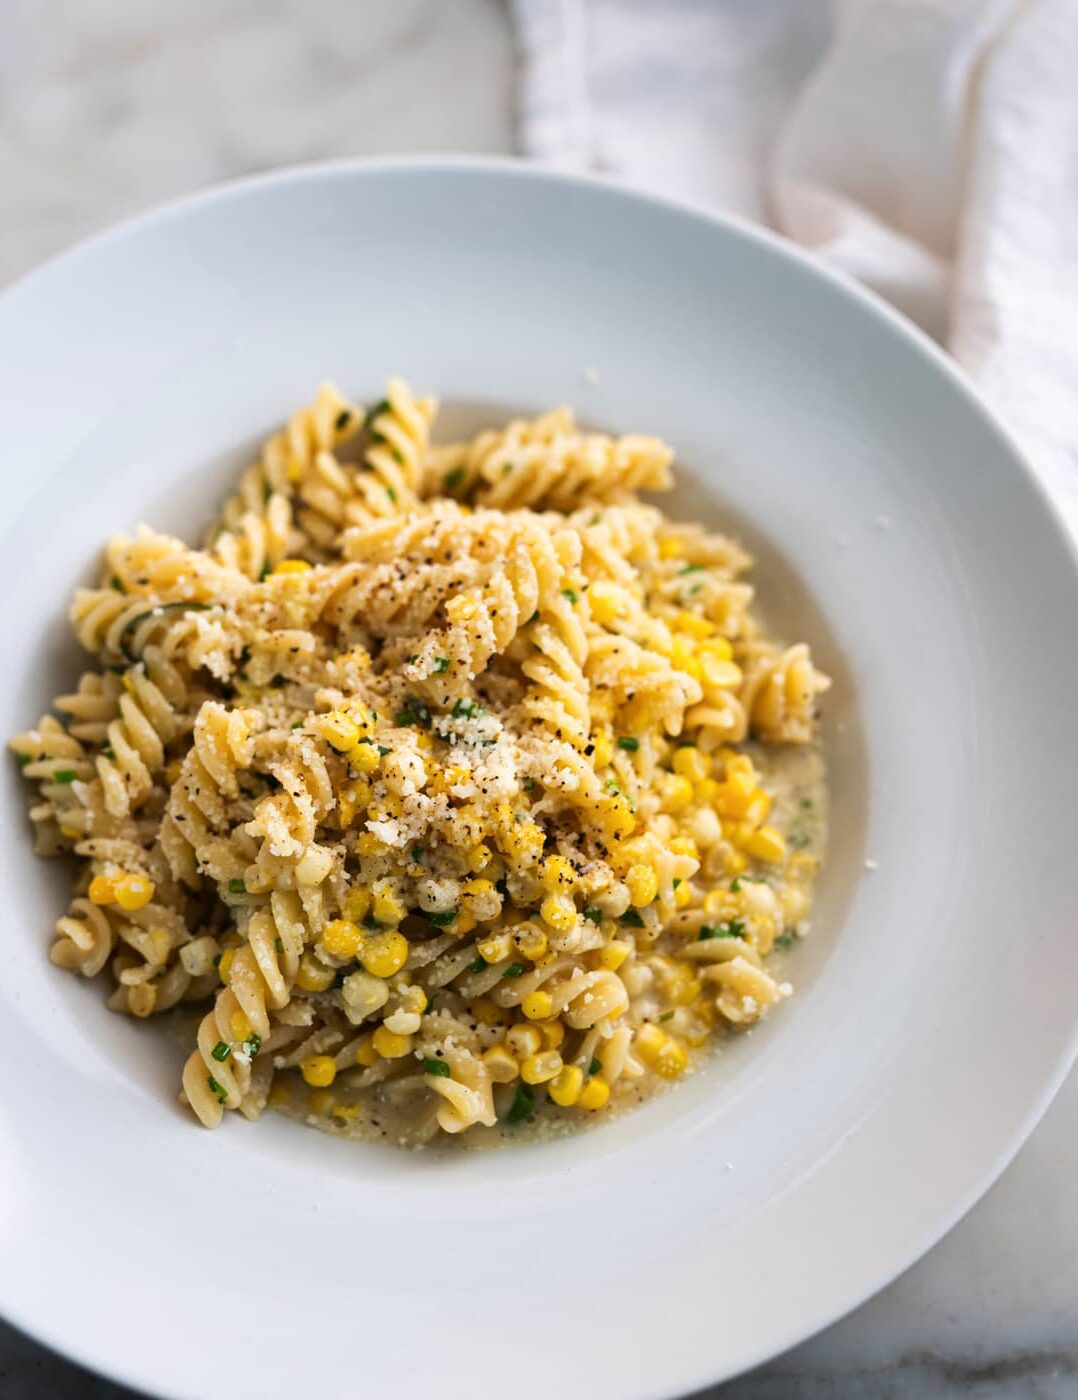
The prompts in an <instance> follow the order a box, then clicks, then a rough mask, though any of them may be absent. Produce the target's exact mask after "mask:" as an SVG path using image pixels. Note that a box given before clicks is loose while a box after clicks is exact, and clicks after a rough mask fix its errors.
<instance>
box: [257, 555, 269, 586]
mask: <svg viewBox="0 0 1078 1400" xmlns="http://www.w3.org/2000/svg"><path fill="white" fill-rule="evenodd" d="M270 568H271V566H270V561H269V560H268V559H267V560H266V562H265V563H264V564H263V565H262V568H261V569H260V570H259V573H258V581H259V583H264V582H265V581H266V579H268V578H269V576H270Z"/></svg>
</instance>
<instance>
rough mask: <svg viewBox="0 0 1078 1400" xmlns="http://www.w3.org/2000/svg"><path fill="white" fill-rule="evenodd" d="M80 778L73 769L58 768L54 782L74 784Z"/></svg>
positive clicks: (54, 775)
mask: <svg viewBox="0 0 1078 1400" xmlns="http://www.w3.org/2000/svg"><path fill="white" fill-rule="evenodd" d="M78 776H79V775H78V774H77V773H76V772H75V770H74V769H73V768H58V769H57V770H56V772H55V773H54V774H53V775H52V780H53V782H54V783H73V782H74V781H75V779H76V778H77V777H78Z"/></svg>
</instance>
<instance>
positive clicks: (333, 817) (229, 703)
mask: <svg viewBox="0 0 1078 1400" xmlns="http://www.w3.org/2000/svg"><path fill="white" fill-rule="evenodd" d="M435 412H436V403H435V401H434V400H432V399H429V398H418V397H416V396H415V395H413V394H412V392H411V390H410V389H409V388H408V386H407V385H406V384H404V383H403V381H401V380H391V381H390V384H389V388H388V390H387V393H386V397H385V398H384V399H383V400H382V401H381V402H379V403H378V404H376V405H375V406H374V407H373V408H371V409H369V410H367V411H363V410H361V409H360V408H359V407H357V406H356V405H354V404H352V403H351V402H350V401H349V400H347V399H345V397H344V396H343V395H342V394H341V393H340V392H339V390H337V389H336V388H335V387H333V386H332V385H326V386H323V387H322V388H321V389H320V390H319V392H318V394H317V396H316V397H315V399H314V401H313V403H312V404H311V405H310V406H309V407H308V408H306V409H303V410H301V411H300V412H298V413H297V414H295V415H294V416H293V417H292V418H291V419H290V420H289V421H288V423H287V424H286V426H285V427H284V428H282V429H281V430H280V431H279V432H278V433H276V434H275V435H274V436H273V437H271V438H270V439H269V441H268V442H267V443H266V445H265V446H264V448H263V449H262V451H261V453H260V455H259V457H258V460H257V461H256V462H255V463H254V464H253V465H252V466H251V467H249V468H248V469H247V470H246V471H245V472H244V473H243V475H242V477H241V479H240V482H239V485H238V487H237V489H236V491H235V493H234V494H233V495H232V496H230V497H229V498H228V499H227V501H226V502H225V504H224V506H223V507H222V509H221V512H220V515H219V518H218V520H217V522H216V524H215V525H214V527H213V528H212V529H211V530H210V532H209V533H208V535H207V536H206V541H205V543H204V545H203V547H202V548H191V547H189V546H188V545H186V544H184V543H183V542H182V541H181V540H178V539H175V538H173V537H171V536H168V535H163V534H158V533H156V532H154V531H153V530H150V529H148V528H146V527H140V528H139V529H138V531H137V532H136V533H135V534H134V536H133V537H131V538H116V539H113V540H112V541H110V543H109V544H108V546H107V549H106V551H105V561H104V567H103V570H102V576H101V579H100V583H99V585H98V586H97V587H95V588H80V589H79V590H78V591H77V592H76V594H75V599H74V602H73V604H72V607H71V622H72V626H73V629H74V633H75V637H76V639H77V641H78V642H79V643H80V644H81V646H82V647H83V648H84V649H85V650H86V651H87V652H89V653H90V654H91V655H92V656H93V658H94V665H93V668H92V669H91V670H89V671H87V672H86V673H85V674H83V675H82V676H81V678H80V679H79V680H78V682H77V685H76V687H75V689H74V690H73V691H72V692H71V693H69V694H66V695H61V696H59V697H58V698H57V700H56V702H55V706H54V709H55V713H54V714H47V715H45V716H43V717H42V718H41V719H40V720H39V722H38V724H37V725H36V726H35V727H34V728H32V729H29V730H27V731H26V732H25V733H23V734H20V735H18V736H17V737H16V738H15V739H14V740H13V741H12V748H13V750H14V753H15V755H16V757H17V759H18V761H19V763H20V764H21V765H22V770H23V774H24V776H25V778H26V779H27V780H28V782H29V783H30V784H31V785H32V787H33V792H34V795H33V798H32V801H31V804H30V817H31V822H32V825H33V828H34V832H35V843H36V849H37V851H38V852H39V853H40V854H42V855H46V856H52V855H56V854H59V853H64V852H70V853H73V854H74V856H75V857H76V858H77V860H78V875H77V879H76V885H75V889H74V892H73V898H72V900H71V904H70V907H69V909H68V911H67V913H66V914H65V915H64V916H63V918H61V919H60V921H59V923H58V924H57V927H56V933H55V939H54V942H53V945H52V951H51V957H52V960H53V962H54V963H55V964H56V965H57V966H59V967H61V968H66V969H68V970H69V971H73V972H77V973H79V974H81V975H82V976H84V977H88V978H96V977H102V978H104V979H106V980H107V982H108V983H109V988H110V993H109V1005H110V1007H112V1008H113V1009H114V1010H116V1011H119V1012H122V1013H125V1014H130V1015H133V1016H135V1017H138V1018H149V1017H151V1016H155V1015H158V1014H161V1013H164V1012H169V1011H171V1012H172V1013H173V1016H174V1018H175V1017H176V1016H178V1017H179V1018H180V1020H179V1022H178V1024H180V1025H181V1026H187V1027H188V1033H189V1035H190V1039H189V1042H188V1044H189V1046H190V1047H193V1048H190V1053H189V1056H188V1059H187V1061H186V1064H185V1066H184V1068H183V1072H182V1076H181V1085H182V1089H181V1092H182V1097H183V1099H184V1101H185V1102H186V1103H187V1104H188V1105H189V1107H190V1109H191V1111H192V1113H193V1115H194V1117H196V1118H197V1119H198V1120H199V1121H201V1122H202V1123H203V1124H205V1125H206V1126H208V1127H213V1126H216V1125H217V1124H218V1123H219V1122H221V1120H222V1119H223V1118H224V1117H225V1116H226V1115H228V1114H229V1113H230V1112H232V1111H234V1110H238V1111H239V1112H240V1113H241V1114H242V1115H243V1116H245V1117H247V1118H257V1117H258V1116H259V1114H260V1113H261V1112H262V1110H263V1108H264V1107H265V1106H266V1105H267V1104H268V1105H271V1106H274V1107H279V1108H282V1109H283V1110H284V1111H286V1112H289V1113H291V1114H293V1115H295V1116H298V1117H300V1118H303V1119H306V1120H307V1121H310V1122H312V1123H314V1124H316V1125H318V1126H321V1127H325V1128H329V1129H331V1130H334V1131H338V1132H342V1133H348V1134H350V1135H356V1136H360V1137H385V1138H388V1139H390V1140H392V1141H394V1142H397V1143H400V1144H402V1145H406V1146H419V1145H422V1144H424V1143H426V1142H429V1141H431V1140H432V1139H434V1138H436V1137H439V1136H443V1137H444V1136H448V1137H459V1135H461V1134H466V1135H467V1137H468V1138H469V1139H470V1140H472V1141H482V1140H484V1135H486V1137H490V1136H491V1135H494V1136H496V1137H506V1136H512V1135H519V1134H520V1133H521V1132H522V1131H525V1130H526V1125H528V1124H531V1125H532V1126H533V1130H534V1131H537V1132H539V1131H551V1132H554V1131H559V1130H560V1128H561V1127H563V1126H564V1127H570V1126H573V1125H577V1124H581V1123H584V1122H589V1121H597V1120H599V1119H601V1118H602V1117H603V1116H608V1115H609V1114H611V1113H613V1112H615V1111H616V1110H618V1109H620V1108H624V1107H628V1106H630V1105H631V1104H634V1103H637V1102H639V1101H640V1100H641V1099H642V1098H643V1097H645V1096H646V1095H647V1094H648V1093H649V1092H651V1091H652V1090H654V1089H655V1088H656V1087H658V1086H660V1085H662V1084H663V1083H664V1082H666V1081H671V1080H674V1079H677V1078H678V1077H679V1076H681V1075H682V1074H684V1073H685V1072H686V1071H688V1070H690V1069H692V1068H693V1067H694V1066H695V1065H696V1063H697V1062H698V1061H699V1059H700V1057H701V1055H702V1053H703V1052H704V1050H705V1049H706V1048H707V1047H708V1046H709V1045H710V1044H711V1043H713V1042H714V1041H715V1040H716V1039H718V1038H719V1037H720V1036H721V1034H722V1033H723V1031H724V1030H726V1031H733V1030H736V1029H741V1028H745V1027H748V1026H751V1025H752V1024H754V1023H755V1022H757V1021H758V1020H759V1019H760V1018H761V1017H763V1016H764V1015H765V1014H767V1012H768V1011H769V1010H770V1009H771V1008H772V1007H774V1006H776V1005H777V1004H778V1003H780V1002H781V1001H782V1000H783V999H784V998H785V997H786V996H788V995H789V992H790V987H789V984H788V983H787V982H786V981H784V980H783V979H782V975H781V972H780V970H779V961H778V959H779V958H780V956H781V953H782V951H783V950H784V949H785V948H787V947H788V946H789V945H790V944H791V942H792V941H793V940H794V939H795V938H796V937H798V936H800V935H801V934H803V933H804V932H805V931H806V930H807V928H808V916H809V913H810V908H811V893H812V885H813V880H814V877H815V873H816V869H817V866H818V863H819V858H820V855H821V853H822V844H823V837H824V824H825V822H824V818H825V813H824V792H823V786H822V765H821V762H820V759H819V754H818V749H817V747H816V744H815V737H816V720H817V706H818V703H819V699H820V697H821V695H822V694H823V693H824V692H825V691H826V690H827V688H828V684H829V682H828V680H827V677H826V676H824V675H823V674H822V673H821V672H820V671H819V670H817V668H816V667H815V665H814V664H813V661H812V658H811V655H810V652H809V649H808V647H807V646H806V645H805V644H803V643H798V644H796V645H793V646H785V645H783V644H781V643H779V642H777V641H775V640H774V639H773V638H771V637H770V636H769V635H767V634H766V633H765V632H764V631H763V629H762V628H761V625H760V623H759V621H758V619H757V617H756V615H755V614H754V611H753V608H752V604H753V590H752V587H751V585H750V584H749V583H748V581H747V574H748V571H749V569H750V567H751V564H752V560H751V558H750V557H749V555H748V554H747V553H746V552H745V551H744V550H743V549H742V548H741V546H740V545H738V544H737V543H736V542H735V541H733V540H731V539H728V538H725V537H723V536H721V535H717V534H713V533H709V532H708V531H706V530H705V529H703V528H702V527H700V526H698V525H690V524H678V523H675V522H673V521H671V520H669V519H668V518H667V517H666V516H665V515H664V514H663V512H662V511H661V510H659V509H658V508H657V507H656V506H654V505H652V504H648V503H646V502H645V501H643V500H642V499H641V498H640V497H639V495H638V493H639V492H641V491H661V490H664V489H666V488H667V487H669V486H670V484H671V462H672V458H673V454H672V452H671V451H670V449H669V448H668V447H667V446H666V445H665V444H664V443H663V442H661V441H660V440H658V439H656V438H650V437H643V436H629V437H612V436H608V435H606V434H602V433H593V432H584V431H582V430H581V429H580V428H578V426H577V425H576V423H575V421H574V419H573V417H572V415H571V413H570V412H569V410H568V409H556V410H554V411H553V412H550V413H547V414H544V415H542V416H541V417H539V418H536V419H533V420H523V419H522V420H517V421H514V422H512V423H510V424H509V425H508V426H507V427H505V428H503V429H500V430H497V431H488V432H483V433H480V434H479V436H478V437H476V438H475V439H474V440H472V441H470V442H465V443H454V444H449V445H442V446H436V445H432V443H431V431H432V428H433V425H434V420H435ZM185 1008H186V1009H188V1010H189V1011H190V1012H191V1013H192V1014H193V1016H194V1020H193V1021H191V1020H190V1018H186V1019H185Z"/></svg>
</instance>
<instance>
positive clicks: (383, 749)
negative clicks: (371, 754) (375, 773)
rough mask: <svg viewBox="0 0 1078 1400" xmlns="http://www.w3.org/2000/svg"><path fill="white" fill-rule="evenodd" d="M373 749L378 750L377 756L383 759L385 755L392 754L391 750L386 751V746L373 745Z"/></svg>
mask: <svg viewBox="0 0 1078 1400" xmlns="http://www.w3.org/2000/svg"><path fill="white" fill-rule="evenodd" d="M375 748H376V749H377V750H378V752H379V754H380V755H381V756H382V758H385V756H386V754H387V753H392V752H393V750H392V749H387V748H386V746H385V744H375Z"/></svg>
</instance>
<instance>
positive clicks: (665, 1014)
mask: <svg viewBox="0 0 1078 1400" xmlns="http://www.w3.org/2000/svg"><path fill="white" fill-rule="evenodd" d="M673 1019H674V1013H673V1012H672V1011H664V1012H663V1014H662V1015H661V1016H660V1017H659V1025H660V1026H661V1025H662V1024H663V1022H664V1021H672V1020H673Z"/></svg>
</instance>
